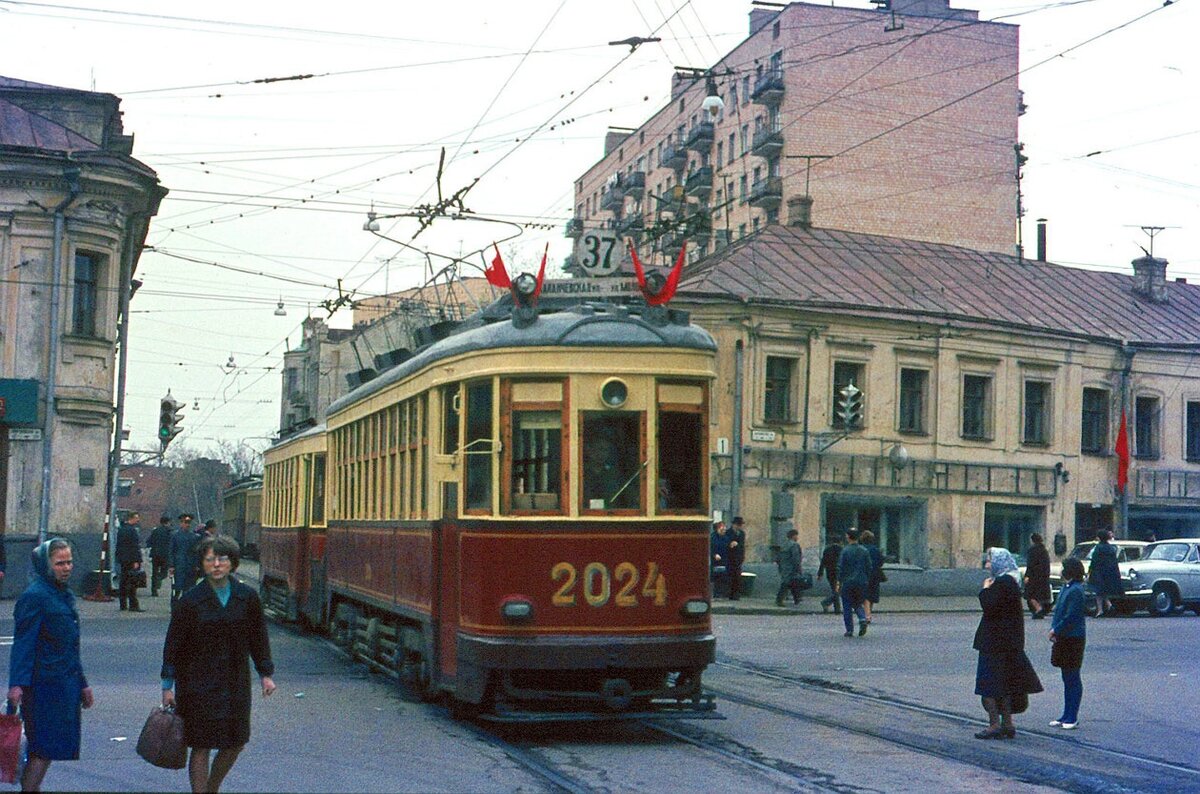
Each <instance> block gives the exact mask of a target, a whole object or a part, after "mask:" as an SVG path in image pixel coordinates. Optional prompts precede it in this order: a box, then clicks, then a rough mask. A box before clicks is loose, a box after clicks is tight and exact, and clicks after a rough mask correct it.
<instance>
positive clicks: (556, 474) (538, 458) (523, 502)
mask: <svg viewBox="0 0 1200 794" xmlns="http://www.w3.org/2000/svg"><path fill="white" fill-rule="evenodd" d="M512 456H513V458H512V506H513V509H514V510H558V509H559V494H560V493H561V492H562V487H561V482H562V414H561V413H560V412H559V411H516V412H514V413H513V437H512Z"/></svg>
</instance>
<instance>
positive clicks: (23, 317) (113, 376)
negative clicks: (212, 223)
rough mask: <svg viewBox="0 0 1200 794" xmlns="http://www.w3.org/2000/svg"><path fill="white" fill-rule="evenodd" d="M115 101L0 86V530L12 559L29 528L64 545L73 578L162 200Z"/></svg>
mask: <svg viewBox="0 0 1200 794" xmlns="http://www.w3.org/2000/svg"><path fill="white" fill-rule="evenodd" d="M120 102H121V101H120V99H119V98H117V97H115V96H113V95H112V94H103V93H96V92H92V91H79V90H75V89H70V88H60V87H57V86H49V85H42V84H40V83H33V82H29V81H25V80H17V79H14V78H8V77H0V267H2V268H3V271H4V273H5V274H6V275H5V276H4V278H3V279H2V280H0V316H2V317H3V322H2V324H0V391H3V397H4V400H3V401H0V531H3V532H4V535H5V537H4V539H3V540H4V541H5V545H6V546H7V547H8V553H9V558H10V559H11V560H15V561H21V560H23V559H25V557H24V556H23V555H22V554H21V552H22V551H25V550H27V549H28V544H31V543H32V542H33V541H34V540H35V539H36V538H37V536H38V530H39V526H41V527H42V528H44V529H45V530H46V531H47V532H53V533H55V534H61V535H66V536H68V537H70V538H71V540H72V542H73V543H74V544H75V546H76V554H77V560H78V562H77V564H78V565H79V567H80V568H81V569H83V570H92V569H93V568H95V566H96V563H97V561H98V559H99V548H100V542H101V531H102V529H103V527H104V522H105V509H106V506H107V493H106V489H105V484H106V482H107V472H108V463H109V459H110V450H111V449H112V443H113V438H112V433H113V419H114V414H115V398H116V389H115V385H116V381H117V374H118V372H117V370H118V366H119V360H118V355H117V350H118V345H119V337H120V333H119V331H120V328H121V321H122V314H123V312H122V306H123V305H127V303H123V302H126V301H128V299H129V297H130V294H131V291H132V290H131V286H132V276H133V273H134V272H135V270H136V268H137V263H138V257H139V256H140V254H141V250H142V242H143V240H144V239H145V236H146V231H147V229H148V227H149V224H150V219H151V217H153V216H154V215H155V214H156V213H157V212H158V206H159V202H160V201H161V200H162V198H163V196H164V195H165V194H166V190H165V189H164V188H163V187H162V186H161V185H160V184H159V182H158V178H157V176H156V175H155V173H154V171H152V170H151V169H150V168H148V167H147V166H146V165H145V164H143V163H141V162H139V161H138V160H136V159H135V158H134V157H133V156H132V151H133V136H132V135H127V134H125V133H124V131H123V129H122V123H121V111H120ZM26 387H27V388H26ZM47 454H48V456H49V457H48V458H47ZM47 464H48V465H47ZM46 482H49V484H50V487H49V488H44V487H43V484H44V483H46ZM26 567H27V566H25V565H24V564H19V563H18V564H15V565H10V567H9V573H10V574H16V575H15V576H9V577H8V578H6V579H5V589H6V592H12V591H13V590H14V589H16V588H19V587H20V586H21V583H22V582H23V578H24V574H25V569H26Z"/></svg>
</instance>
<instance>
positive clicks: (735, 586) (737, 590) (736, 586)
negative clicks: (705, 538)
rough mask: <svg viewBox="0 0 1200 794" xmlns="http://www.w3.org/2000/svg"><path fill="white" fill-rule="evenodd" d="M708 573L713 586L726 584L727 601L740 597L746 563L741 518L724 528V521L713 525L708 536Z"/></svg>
mask: <svg viewBox="0 0 1200 794" xmlns="http://www.w3.org/2000/svg"><path fill="white" fill-rule="evenodd" d="M709 554H710V555H711V556H710V558H709V559H710V565H709V571H710V575H711V577H712V580H713V584H714V588H713V590H714V591H715V590H716V589H717V588H716V586H715V585H717V584H719V583H723V582H728V589H729V600H730V601H737V600H738V599H740V598H741V597H742V566H743V565H745V563H746V522H745V520H744V519H743V518H742V517H741V516H736V517H734V519H733V525H732V526H731V527H726V526H725V522H724V521H718V522H716V523H715V524H714V525H713V531H712V535H710V536H709Z"/></svg>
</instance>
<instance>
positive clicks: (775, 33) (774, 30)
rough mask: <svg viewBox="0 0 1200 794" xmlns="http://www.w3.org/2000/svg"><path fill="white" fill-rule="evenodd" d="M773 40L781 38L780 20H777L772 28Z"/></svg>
mask: <svg viewBox="0 0 1200 794" xmlns="http://www.w3.org/2000/svg"><path fill="white" fill-rule="evenodd" d="M771 38H772V39H777V38H779V20H778V19H777V20H775V24H774V25H772V26H771Z"/></svg>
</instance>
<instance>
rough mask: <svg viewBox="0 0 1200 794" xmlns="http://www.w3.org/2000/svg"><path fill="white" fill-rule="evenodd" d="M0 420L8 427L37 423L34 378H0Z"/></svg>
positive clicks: (35, 384)
mask: <svg viewBox="0 0 1200 794" xmlns="http://www.w3.org/2000/svg"><path fill="white" fill-rule="evenodd" d="M0 421H3V422H4V424H6V425H8V426H9V427H12V426H13V425H36V424H38V382H37V381H36V380H33V379H32V378H29V379H24V378H0Z"/></svg>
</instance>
